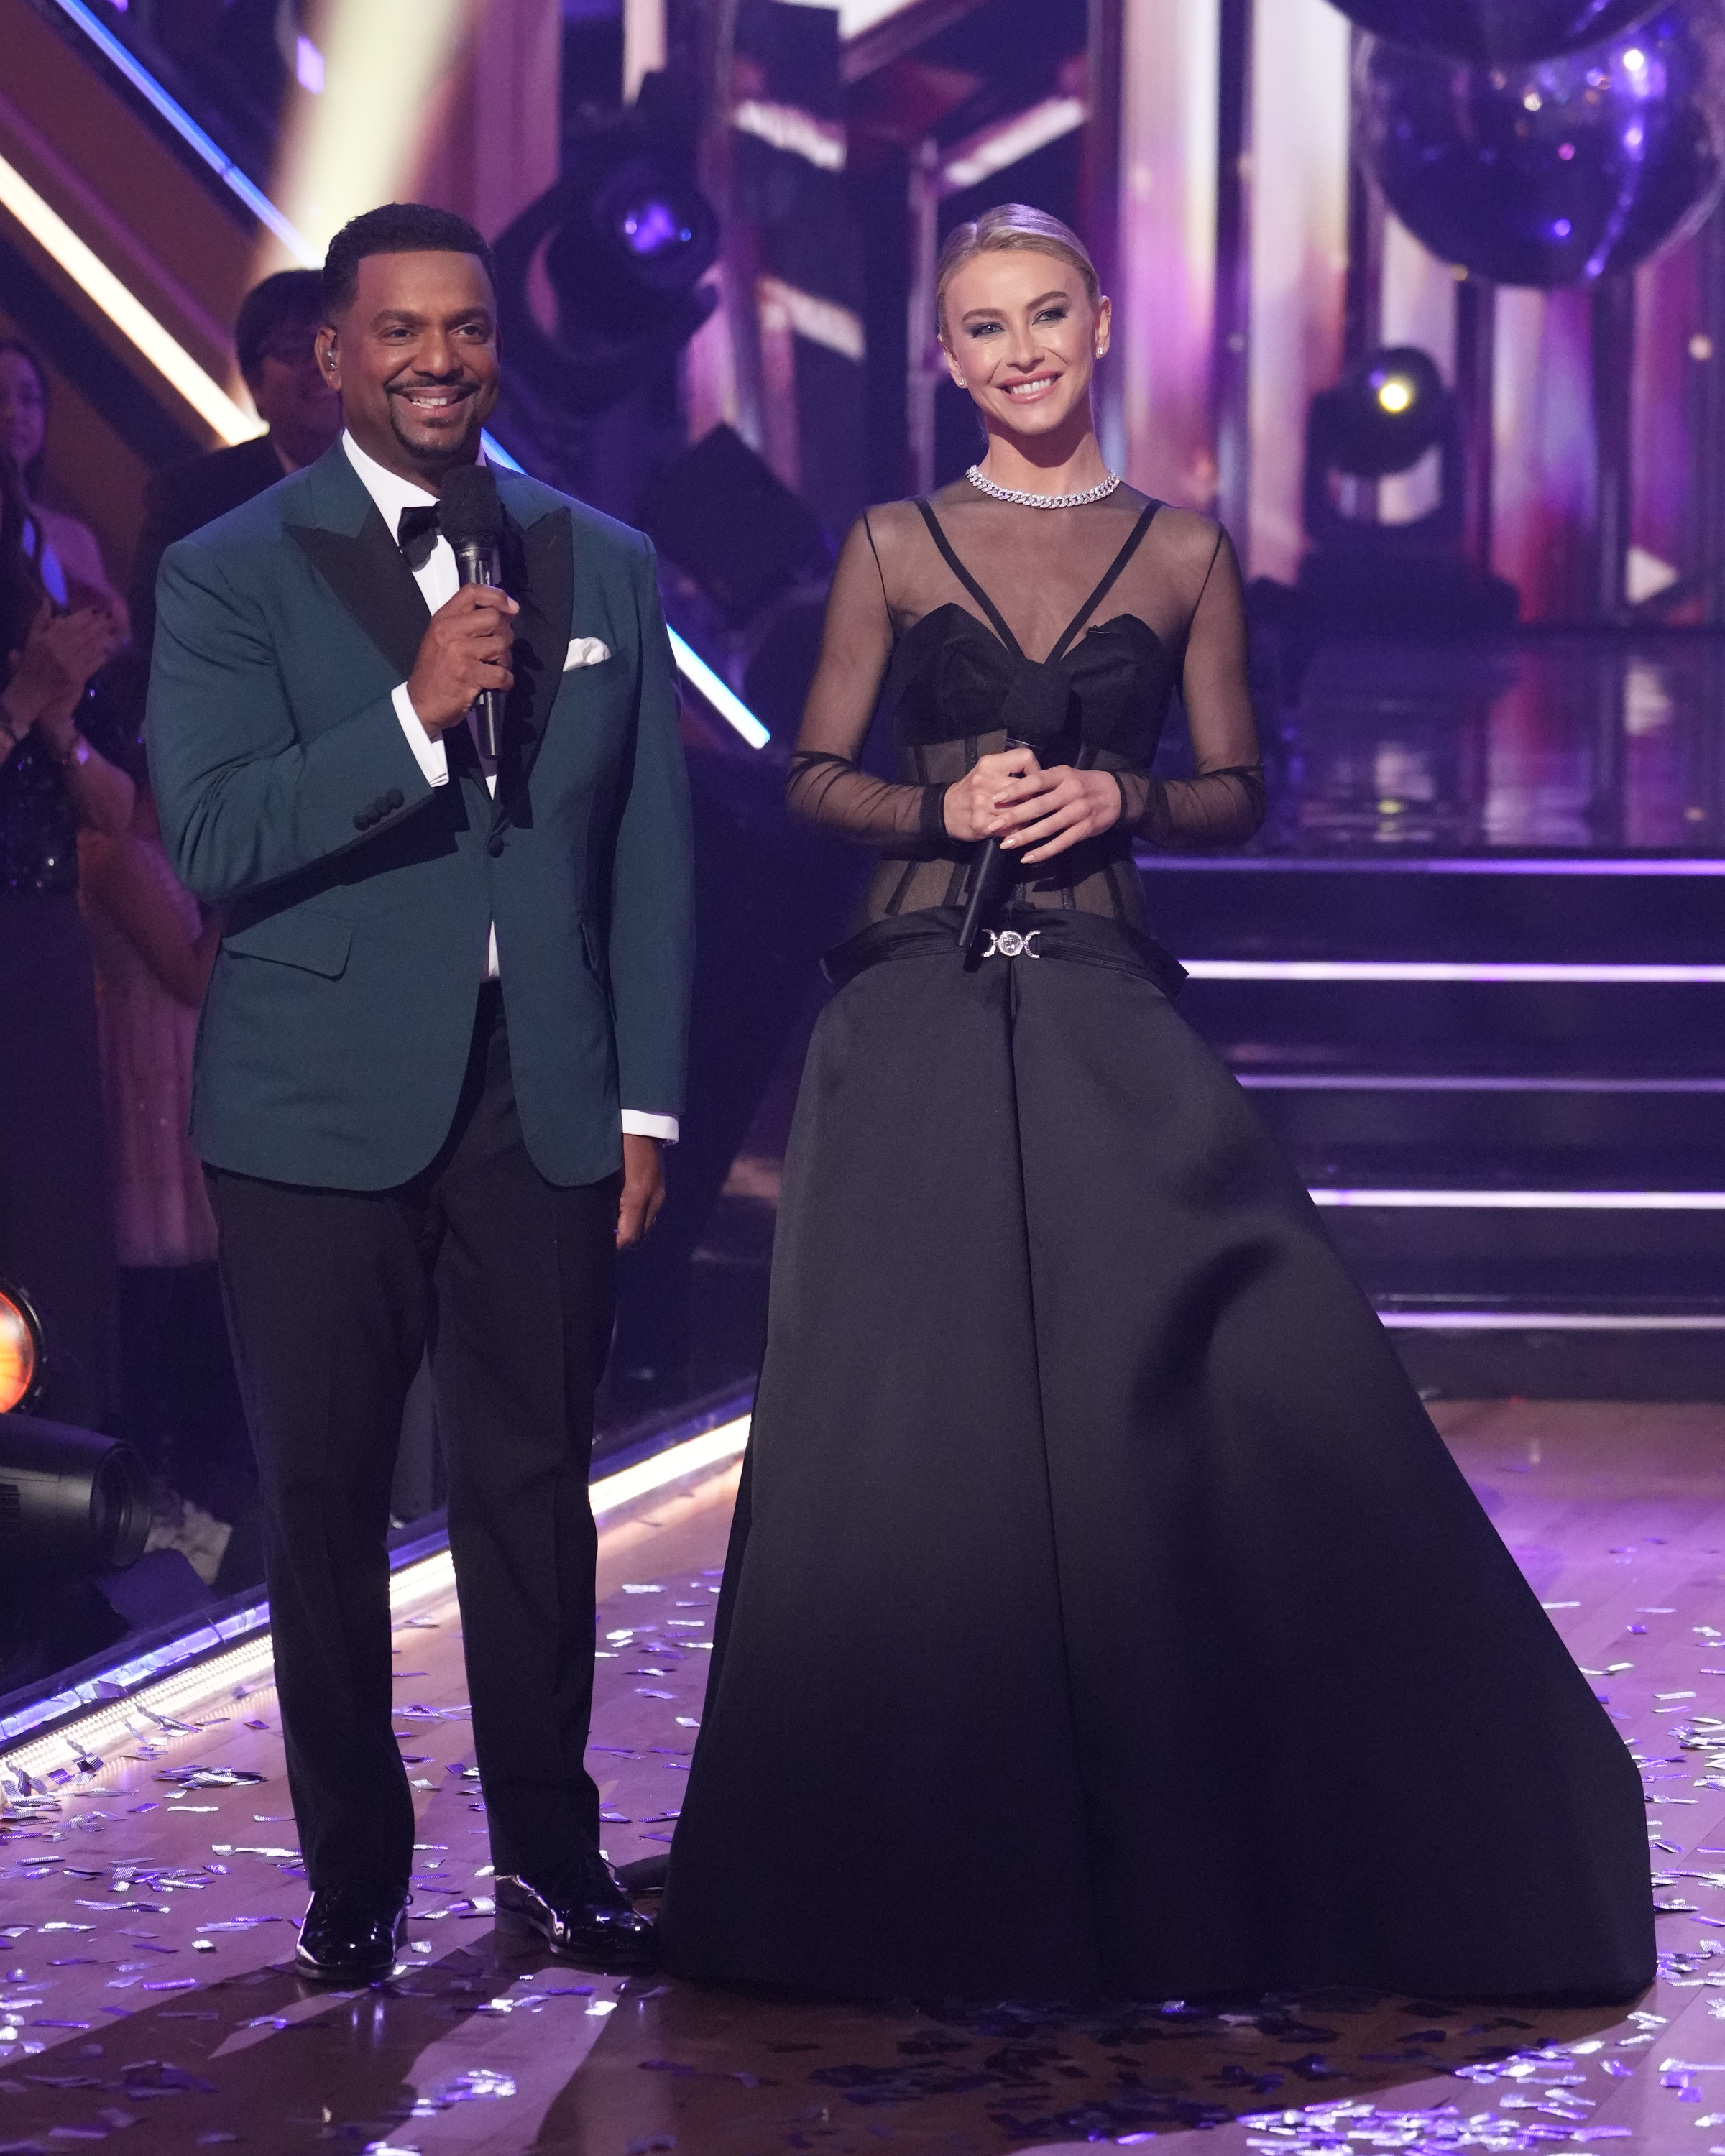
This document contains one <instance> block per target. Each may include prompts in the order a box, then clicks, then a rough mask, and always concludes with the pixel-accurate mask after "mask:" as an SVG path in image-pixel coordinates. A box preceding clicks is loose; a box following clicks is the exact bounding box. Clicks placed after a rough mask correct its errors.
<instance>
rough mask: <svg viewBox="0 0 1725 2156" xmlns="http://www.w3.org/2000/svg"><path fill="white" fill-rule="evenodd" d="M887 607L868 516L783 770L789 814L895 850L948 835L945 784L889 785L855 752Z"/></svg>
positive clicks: (923, 849)
mask: <svg viewBox="0 0 1725 2156" xmlns="http://www.w3.org/2000/svg"><path fill="white" fill-rule="evenodd" d="M892 636H893V630H892V615H891V610H890V609H889V608H888V605H887V601H886V583H885V580H884V578H883V577H882V575H881V571H880V561H879V559H878V557H877V556H876V554H875V542H874V539H873V536H872V535H871V533H870V529H869V520H868V517H867V516H860V517H859V518H858V519H857V521H856V522H855V524H854V525H853V526H851V528H850V536H849V538H847V539H846V541H845V545H844V547H843V548H842V550H841V551H840V552H839V566H838V568H837V570H836V571H835V572H834V577H833V588H832V591H831V593H830V594H829V597H828V599H827V617H826V627H825V629H824V632H823V634H822V637H821V645H820V660H819V665H817V666H816V668H815V673H814V682H813V683H812V684H811V685H810V688H809V701H808V703H807V705H806V706H804V708H803V724H802V728H801V730H800V731H799V732H798V736H797V746H796V747H795V748H794V749H793V752H792V753H791V761H790V768H789V771H788V773H787V774H786V778H785V799H786V801H787V802H788V803H789V805H790V808H791V810H792V812H793V814H796V815H798V816H802V817H806V818H807V819H808V820H809V822H810V823H814V824H830V825H831V826H832V827H833V829H835V830H839V831H843V832H845V834H847V835H848V836H849V837H850V838H853V839H860V840H861V841H862V842H863V843H864V844H866V845H870V846H879V847H885V848H886V849H887V850H889V851H891V852H892V853H894V854H896V855H912V856H914V855H921V854H932V853H933V852H934V851H935V850H937V848H938V847H939V846H940V845H941V844H942V842H943V841H944V839H945V836H946V825H945V822H944V820H943V817H942V797H943V795H944V794H945V793H946V788H944V787H943V786H895V785H893V784H891V783H889V782H888V781H886V780H885V779H880V778H875V777H873V776H872V775H871V774H870V773H868V772H865V770H863V768H862V767H861V765H860V763H859V762H858V761H857V758H858V757H859V756H860V754H861V752H862V745H863V742H864V740H865V738H866V737H867V734H868V731H869V721H870V719H871V718H872V717H873V716H874V711H875V699H876V697H877V696H879V694H880V683H881V680H882V678H883V676H884V675H885V674H886V665H887V661H888V660H890V659H891V655H892Z"/></svg>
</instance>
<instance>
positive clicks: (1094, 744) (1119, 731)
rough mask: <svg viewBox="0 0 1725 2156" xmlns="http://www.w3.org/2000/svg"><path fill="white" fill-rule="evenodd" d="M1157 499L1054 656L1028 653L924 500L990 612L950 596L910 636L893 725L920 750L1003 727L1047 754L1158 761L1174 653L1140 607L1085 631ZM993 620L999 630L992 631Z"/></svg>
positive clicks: (903, 644) (909, 746) (895, 676)
mask: <svg viewBox="0 0 1725 2156" xmlns="http://www.w3.org/2000/svg"><path fill="white" fill-rule="evenodd" d="M1160 506H1161V504H1160V503H1159V502H1154V501H1152V502H1148V503H1147V504H1146V506H1145V507H1144V510H1143V512H1142V515H1141V516H1139V518H1138V521H1137V523H1136V524H1135V525H1134V526H1132V531H1131V533H1130V534H1129V535H1128V536H1127V540H1126V542H1125V544H1124V545H1123V546H1122V547H1121V549H1120V551H1119V552H1118V553H1117V554H1116V556H1115V557H1114V559H1113V561H1112V562H1110V564H1109V565H1108V568H1107V570H1106V572H1105V574H1104V575H1103V577H1102V579H1101V583H1098V584H1097V586H1096V589H1095V590H1094V591H1093V592H1091V594H1090V596H1089V598H1087V599H1086V601H1085V602H1084V603H1083V605H1082V606H1081V607H1080V608H1079V609H1078V611H1077V613H1076V614H1074V615H1073V617H1072V619H1071V621H1070V623H1069V624H1068V625H1067V628H1066V630H1065V634H1064V635H1062V636H1060V637H1059V638H1057V639H1056V640H1055V644H1054V646H1053V648H1052V649H1051V650H1050V652H1049V654H1048V656H1047V657H1046V658H1045V659H1043V660H1034V659H1029V658H1026V656H1025V655H1024V650H1023V649H1022V647H1021V646H1020V645H1019V640H1018V639H1017V637H1015V636H1014V634H1013V632H1012V628H1011V625H1010V624H1009V622H1008V621H1007V620H1006V619H1005V617H1004V615H1003V614H1002V613H1001V612H1000V610H999V608H998V607H997V606H996V605H995V603H994V602H993V599H991V598H989V596H988V593H987V592H985V591H984V590H983V588H982V586H981V585H980V584H979V583H978V582H977V580H976V578H975V577H973V575H972V574H971V572H970V571H969V570H968V568H967V567H965V565H964V563H963V562H962V561H960V560H959V558H958V557H957V554H956V553H955V552H953V550H952V542H951V541H950V540H949V539H948V538H947V535H946V533H945V532H944V531H942V528H941V524H940V520H939V518H938V517H937V516H936V515H935V513H934V511H933V510H932V507H931V506H930V505H929V504H928V503H927V502H926V501H919V502H918V503H917V504H916V507H917V509H918V511H920V512H921V514H922V521H923V523H924V525H925V526H927V531H928V536H929V537H930V538H931V539H932V541H933V542H934V543H935V546H936V547H937V549H938V550H939V552H940V554H941V556H942V559H943V560H944V561H945V562H946V564H947V567H948V568H949V569H951V571H952V573H953V575H954V576H955V577H957V580H958V582H959V583H961V584H962V585H963V587H964V588H965V590H966V591H968V593H970V595H971V597H972V598H973V599H974V600H975V601H976V603H977V604H978V606H979V607H980V608H981V609H982V611H983V615H984V616H985V617H986V622H984V621H979V620H978V619H977V617H976V616H975V615H974V614H973V613H970V612H969V611H968V609H967V608H964V607H962V606H959V605H957V604H956V603H948V604H947V605H945V606H940V607H936V608H934V610H933V611H932V613H927V614H925V615H924V616H923V617H922V620H921V621H919V622H918V623H917V624H916V626H915V627H914V628H912V629H910V630H908V631H907V632H906V634H905V635H904V637H903V638H902V639H901V640H900V643H899V645H898V649H897V650H896V652H895V653H894V654H893V664H892V669H891V674H890V675H889V677H888V680H887V685H886V698H887V704H888V707H889V709H890V710H891V713H892V720H893V735H894V740H895V742H896V746H897V747H898V748H899V750H900V751H901V753H902V754H903V755H905V756H906V757H911V758H912V760H914V752H915V750H916V748H917V747H919V746H928V745H932V744H933V743H935V742H949V741H958V740H963V739H973V738H978V737H982V736H984V735H988V734H996V733H1003V734H1004V735H1005V736H1006V737H1007V738H1008V739H1009V740H1010V741H1021V742H1027V743H1029V745H1030V746H1031V747H1034V748H1035V749H1036V750H1037V751H1038V752H1039V756H1040V761H1041V762H1043V763H1044V764H1045V765H1046V764H1049V763H1050V762H1076V761H1077V760H1078V757H1079V752H1080V751H1081V749H1083V748H1090V749H1092V750H1095V749H1109V750H1112V751H1114V752H1116V753H1117V754H1119V755H1122V756H1123V757H1127V759H1128V760H1129V761H1130V762H1137V763H1143V764H1148V762H1150V759H1151V758H1152V757H1153V756H1154V755H1155V753H1156V743H1157V740H1158V737H1159V736H1160V734H1161V731H1162V727H1163V720H1164V719H1165V718H1166V717H1167V716H1168V702H1169V699H1170V698H1171V696H1173V685H1174V678H1175V672H1176V660H1175V655H1174V654H1173V653H1172V652H1170V651H1169V650H1168V648H1167V646H1166V645H1165V644H1163V641H1162V639H1161V638H1160V637H1159V636H1158V634H1156V632H1155V630H1154V629H1152V628H1151V627H1150V625H1149V624H1148V623H1147V622H1143V621H1140V620H1139V619H1137V616H1136V615H1134V614H1116V615H1115V616H1114V617H1113V618H1112V619H1111V620H1108V621H1106V622H1100V623H1097V624H1094V625H1092V627H1091V629H1089V630H1088V632H1087V633H1086V634H1084V635H1083V636H1080V634H1079V632H1080V630H1081V629H1083V627H1084V624H1086V622H1087V621H1089V619H1090V617H1091V614H1092V613H1095V611H1096V608H1098V607H1099V606H1100V605H1101V603H1102V601H1103V600H1104V599H1105V598H1106V597H1107V595H1108V593H1110V592H1111V590H1112V589H1113V588H1114V586H1115V583H1116V582H1117V579H1118V578H1119V576H1120V573H1121V572H1122V570H1123V569H1124V568H1125V567H1126V565H1127V562H1129V561H1130V560H1131V559H1132V556H1133V554H1134V553H1135V552H1137V547H1138V545H1139V542H1141V541H1142V538H1143V536H1144V534H1145V533H1146V532H1147V531H1148V530H1149V528H1150V526H1151V523H1152V521H1153V519H1154V517H1155V516H1156V512H1157V511H1158V508H1160ZM991 629H992V634H991Z"/></svg>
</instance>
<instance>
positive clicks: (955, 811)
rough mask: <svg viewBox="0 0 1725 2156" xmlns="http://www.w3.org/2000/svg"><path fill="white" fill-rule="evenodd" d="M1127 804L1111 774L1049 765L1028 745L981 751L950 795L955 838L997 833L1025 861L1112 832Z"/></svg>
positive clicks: (1051, 856)
mask: <svg viewBox="0 0 1725 2156" xmlns="http://www.w3.org/2000/svg"><path fill="white" fill-rule="evenodd" d="M1124 805H1125V804H1124V803H1123V802H1122V798H1121V792H1120V788H1119V787H1118V786H1117V784H1116V783H1115V782H1114V778H1113V777H1112V774H1111V773H1108V772H1106V771H1075V770H1073V769H1071V768H1070V767H1069V766H1066V765H1064V764H1063V765H1059V766H1057V767H1055V769H1054V770H1052V771H1045V770H1043V768H1042V767H1041V766H1040V764H1039V763H1038V762H1037V761H1036V757H1035V756H1034V753H1033V752H1032V751H1030V750H1029V749H1009V750H1008V751H1007V752H1006V753H1005V754H1004V756H984V757H978V760H977V762H976V765H975V767H974V768H973V770H972V771H970V772H969V773H967V774H966V776H965V777H964V778H962V779H961V780H960V781H959V782H958V783H957V785H956V786H951V787H948V788H947V794H946V801H945V808H946V812H947V830H948V831H949V832H950V833H951V834H952V837H953V838H955V839H993V838H998V839H999V841H1000V843H1001V846H1002V848H1003V849H1004V850H1007V851H1009V852H1012V853H1015V854H1017V855H1019V858H1020V859H1021V860H1024V861H1025V862H1026V863H1029V862H1033V861H1049V860H1053V859H1054V857H1055V855H1056V854H1063V853H1065V851H1066V850H1067V849H1068V848H1069V847H1070V846H1076V845H1078V844H1081V842H1082V841H1083V840H1084V839H1095V838H1100V837H1101V834H1102V833H1103V832H1104V831H1111V830H1112V829H1113V828H1114V826H1115V825H1116V824H1117V823H1118V822H1119V821H1120V819H1121V815H1122V812H1123V808H1124Z"/></svg>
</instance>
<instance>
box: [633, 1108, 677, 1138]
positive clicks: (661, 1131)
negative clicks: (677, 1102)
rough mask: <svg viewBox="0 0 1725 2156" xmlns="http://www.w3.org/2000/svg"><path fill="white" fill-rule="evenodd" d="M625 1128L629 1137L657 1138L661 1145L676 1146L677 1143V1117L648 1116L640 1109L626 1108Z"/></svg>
mask: <svg viewBox="0 0 1725 2156" xmlns="http://www.w3.org/2000/svg"><path fill="white" fill-rule="evenodd" d="M623 1128H624V1135H625V1137H632V1138H657V1139H658V1140H659V1142H660V1144H661V1145H675V1143H676V1142H677V1119H676V1117H675V1116H648V1115H644V1114H643V1113H642V1112H641V1111H640V1110H639V1108H625V1109H624V1111H623Z"/></svg>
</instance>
